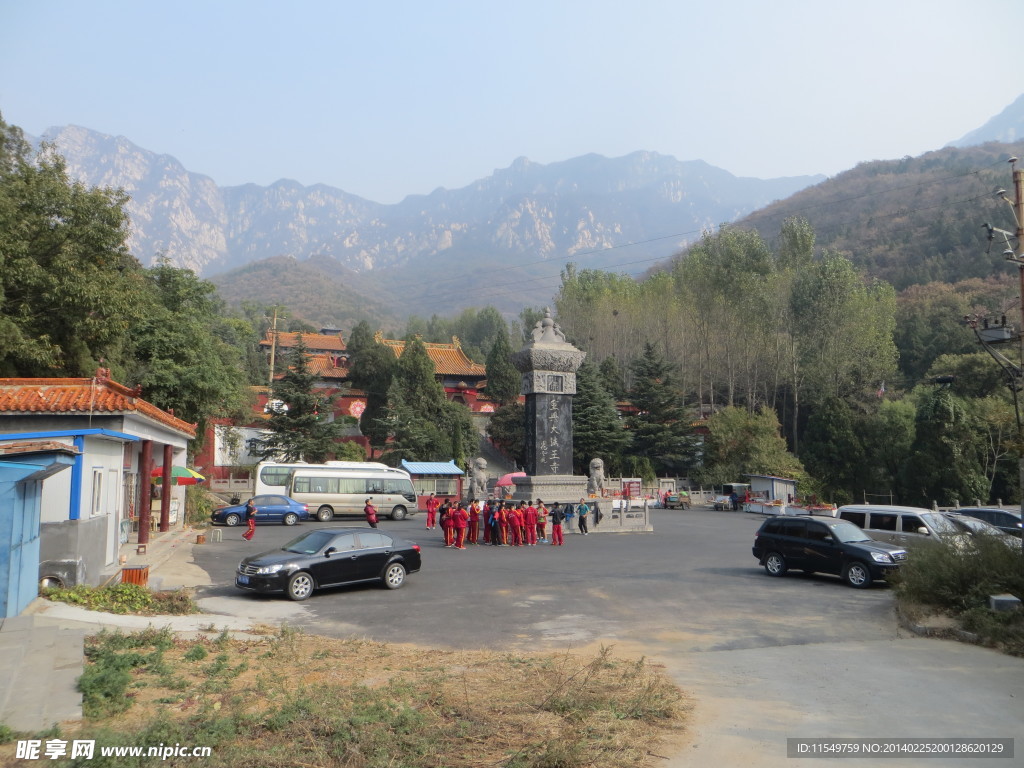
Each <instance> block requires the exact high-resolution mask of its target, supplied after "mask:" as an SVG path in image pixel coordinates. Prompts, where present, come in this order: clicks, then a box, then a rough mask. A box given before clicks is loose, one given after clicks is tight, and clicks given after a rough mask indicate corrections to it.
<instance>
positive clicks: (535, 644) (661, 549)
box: [195, 509, 896, 653]
mask: <svg viewBox="0 0 1024 768" xmlns="http://www.w3.org/2000/svg"><path fill="white" fill-rule="evenodd" d="M653 515H654V528H655V532H654V533H648V534H601V533H593V534H591V535H590V536H580V535H578V534H570V535H567V536H566V545H565V546H564V547H551V546H546V545H543V544H541V545H538V546H536V547H472V546H470V547H468V548H467V549H466V550H465V551H461V550H452V549H445V548H443V546H442V544H441V536H440V529H437V530H434V531H425V530H424V529H423V522H422V518H420V517H416V518H412V519H410V520H405V521H402V522H391V521H384V522H383V523H382V524H381V527H382V528H383V529H386V530H389V531H392V532H395V533H398V534H399V535H401V536H403V537H405V538H408V539H411V540H414V541H417V542H418V543H419V544H420V545H421V547H422V548H423V569H422V570H421V571H420V572H419V573H416V574H413V575H411V576H410V577H409V579H408V581H407V582H406V585H405V587H403V588H402V589H401V590H398V591H397V592H388V591H386V590H382V589H380V588H379V587H376V586H357V587H350V588H341V589H335V590H329V591H324V592H319V593H317V594H315V595H314V596H313V597H312V598H311V599H310V600H309V601H307V602H306V603H303V604H301V605H293V606H291V607H292V608H295V609H298V610H296V612H295V618H294V621H295V622H296V623H297V624H299V625H303V626H309V627H310V628H312V627H314V626H315V628H316V631H317V632H318V633H321V634H338V635H339V636H348V635H351V634H358V635H360V636H364V637H370V638H374V639H378V640H389V641H401V642H413V643H419V644H423V645H431V646H448V647H470V648H477V647H482V646H487V647H494V646H495V645H496V644H497V645H500V646H504V647H529V648H565V647H580V646H583V645H586V644H588V643H590V642H593V641H596V640H599V639H600V640H603V641H605V642H608V641H616V642H622V643H637V644H642V645H643V646H646V647H649V648H650V652H652V653H653V652H658V651H659V650H661V649H662V648H664V649H666V650H672V651H674V652H679V651H708V650H729V649H738V648H757V647H767V646H776V645H792V644H801V643H815V642H825V641H828V640H836V639H844V640H856V639H878V638H892V637H894V636H895V633H896V622H895V619H894V617H893V615H892V611H891V609H890V604H891V599H890V595H889V591H888V589H887V588H886V587H885V586H877V587H875V588H873V589H870V590H864V591H857V590H853V589H850V588H849V587H846V586H845V585H843V584H842V583H840V581H839V580H838V579H837V578H835V577H829V576H812V577H804V576H802V575H799V574H797V575H793V576H788V577H786V578H785V579H773V578H770V577H768V576H767V575H766V574H765V573H764V571H763V570H762V569H761V568H760V567H759V566H758V564H757V561H756V560H755V559H754V557H753V556H752V555H751V553H750V546H751V542H752V541H753V534H754V531H755V530H756V529H757V527H758V526H759V525H760V523H761V520H760V518H758V517H755V516H753V515H747V514H744V513H731V512H713V511H710V510H703V509H697V510H688V511H678V510H655V511H654V513H653ZM336 525H358V522H357V521H352V522H345V523H336ZM312 527H320V524H318V523H306V524H303V525H302V526H299V527H296V528H285V527H284V526H261V527H260V528H258V529H257V532H256V538H255V541H254V542H253V543H252V544H249V543H247V542H244V541H242V540H241V530H240V529H228V528H225V529H222V530H223V531H224V534H225V536H224V538H225V540H224V542H223V543H221V544H214V545H212V546H208V547H206V548H200V547H197V548H196V550H195V558H196V562H197V563H198V564H199V565H200V566H201V567H202V568H204V569H205V570H207V572H209V573H210V575H211V578H212V580H213V581H214V583H215V584H216V585H217V586H215V587H212V588H209V589H207V590H204V591H203V592H202V593H201V594H202V596H204V597H209V596H216V597H227V598H230V599H231V600H232V601H244V602H245V603H251V602H253V601H255V602H258V603H269V604H271V606H272V607H274V608H276V609H279V610H288V609H289V606H288V602H289V601H287V600H285V599H284V598H283V597H267V596H259V595H251V594H247V593H242V592H241V591H239V590H237V589H235V588H234V587H233V586H232V583H233V573H234V567H235V565H236V564H237V562H238V560H239V559H240V558H241V557H242V556H243V555H245V554H249V553H251V552H259V551H263V550H266V549H272V548H275V547H277V546H280V545H281V544H283V543H284V542H286V541H287V540H288V539H290V538H291V537H293V536H295V535H297V534H298V533H299V532H301V531H302V530H303V529H309V528H312ZM217 602H218V604H220V602H221V601H217ZM281 603H284V604H285V605H281ZM268 607H269V606H268ZM246 608H247V610H248V609H249V608H251V606H246ZM227 612H230V611H227Z"/></svg>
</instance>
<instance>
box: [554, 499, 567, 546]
mask: <svg viewBox="0 0 1024 768" xmlns="http://www.w3.org/2000/svg"><path fill="white" fill-rule="evenodd" d="M563 522H565V512H563V511H562V505H561V504H559V503H558V502H557V501H556V502H555V503H554V505H553V506H552V507H551V546H553V547H560V546H562V545H563V544H565V539H564V538H563V537H562V523H563Z"/></svg>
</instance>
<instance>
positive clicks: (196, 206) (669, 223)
mask: <svg viewBox="0 0 1024 768" xmlns="http://www.w3.org/2000/svg"><path fill="white" fill-rule="evenodd" d="M1021 136H1024V96H1021V97H1020V98H1019V99H1017V101H1015V102H1014V103H1013V104H1011V105H1010V106H1009V107H1007V108H1006V110H1004V111H1003V112H1002V113H1001V114H1000V115H998V116H996V117H994V118H992V120H990V121H988V122H987V123H986V124H985V125H984V126H982V127H981V128H979V129H978V130H976V131H972V132H971V133H969V134H967V135H966V136H964V137H963V138H961V139H960V140H958V141H955V142H951V144H950V145H949V146H950V147H969V146H973V145H977V144H981V143H983V142H987V141H1012V140H1015V139H1016V138H1018V137H1021ZM43 138H45V139H46V140H48V141H51V142H53V143H54V144H55V145H56V147H57V149H58V151H60V152H61V154H62V155H63V156H64V158H65V160H66V163H67V169H68V173H69V175H70V176H71V177H72V178H74V179H76V180H80V181H82V182H83V183H85V184H88V185H90V186H111V187H120V188H122V189H124V190H125V191H126V192H127V193H128V194H129V196H130V202H129V204H128V213H129V216H130V219H131V222H132V230H131V236H130V240H129V247H130V249H131V251H132V253H134V254H135V255H136V257H138V258H139V260H140V261H142V262H143V263H144V264H149V263H152V261H153V260H154V259H155V258H157V257H158V256H166V257H168V258H169V259H170V260H171V261H172V263H175V264H177V265H179V266H185V267H189V268H191V269H193V270H194V271H196V272H197V273H199V274H201V275H203V276H205V277H208V278H210V279H211V280H213V282H215V283H216V284H217V285H218V289H219V290H220V292H221V294H222V295H223V296H224V297H225V298H226V299H227V300H228V301H233V302H240V301H243V300H253V301H258V302H261V303H264V304H270V303H280V304H285V305H287V306H289V307H290V308H291V309H292V310H293V312H294V313H295V314H296V315H298V316H301V317H303V318H304V319H306V320H308V321H309V322H312V323H315V324H321V325H338V326H341V327H347V326H348V325H349V324H350V323H351V322H354V321H356V320H358V319H363V318H368V319H374V318H377V319H385V318H386V319H389V320H395V321H400V320H401V319H402V318H404V317H405V316H407V315H408V314H410V313H416V314H421V315H431V314H440V315H449V314H452V313H454V312H455V311H457V310H459V309H462V308H464V307H468V306H482V305H485V304H493V305H495V306H497V307H498V308H499V309H502V310H504V311H507V312H510V313H515V312H518V310H519V309H520V308H521V307H522V306H524V305H530V306H538V305H543V304H545V303H547V302H548V301H549V299H550V297H551V295H552V294H553V293H554V292H555V291H556V290H557V276H558V272H559V271H560V270H561V269H562V268H563V267H564V265H565V263H566V262H568V261H574V262H576V263H577V264H579V266H581V267H584V268H595V269H609V270H612V271H616V272H625V273H628V274H641V273H643V272H644V271H645V269H647V268H648V267H650V266H651V265H652V264H655V263H658V262H662V261H664V260H667V259H669V258H670V257H671V256H673V255H674V254H676V253H678V252H680V251H681V250H684V249H685V248H686V247H687V246H688V245H689V244H691V243H693V242H694V241H696V240H697V239H698V238H699V237H700V236H701V234H702V233H704V232H707V231H713V230H714V229H716V228H717V227H718V226H719V225H721V224H723V223H728V222H734V221H743V220H744V219H745V218H746V217H750V220H751V221H757V219H758V215H760V214H762V213H765V212H769V211H776V212H782V211H785V210H788V209H790V208H791V207H792V206H790V205H787V204H786V201H787V200H789V199H791V198H792V199H793V200H797V199H799V200H804V201H806V199H818V198H817V197H816V195H817V192H816V191H817V190H819V189H826V190H828V194H829V195H830V196H831V195H839V196H840V197H841V196H842V194H843V189H844V186H843V185H844V181H843V180H844V178H846V177H847V174H851V173H853V171H851V172H845V173H844V174H839V175H838V176H836V177H833V178H832V179H829V180H828V182H827V183H826V184H822V182H824V181H825V177H824V176H820V175H819V176H795V177H785V178H778V179H767V180H764V179H754V178H741V177H736V176H734V175H733V174H730V173H728V172H727V171H724V170H722V169H720V168H716V167H714V166H711V165H709V164H707V163H705V162H703V161H700V160H693V161H685V162H684V161H679V160H677V159H675V158H673V157H670V156H666V155H660V154H658V153H656V152H634V153H632V154H630V155H626V156H625V157H619V158H606V157H602V156H599V155H595V154H590V155H583V156H581V157H576V158H573V159H570V160H565V161H563V162H557V163H551V164H547V165H543V164H538V163H533V162H530V161H529V160H528V159H526V158H519V159H518V160H516V161H515V162H513V163H512V165H511V166H509V167H508V168H504V169H500V170H497V171H495V172H494V173H493V174H492V175H490V176H488V177H486V178H483V179H480V180H478V181H476V182H474V183H472V184H470V185H468V186H466V187H463V188H461V189H456V190H447V189H443V188H441V189H437V190H435V191H434V192H432V193H431V194H429V195H412V196H409V197H406V198H405V199H404V200H402V201H401V202H399V203H396V204H393V205H386V204H382V203H376V202H373V201H370V200H366V199H364V198H361V197H358V196H356V195H351V194H348V193H346V192H344V191H343V190H340V189H336V188H333V187H329V186H326V185H322V184H318V185H313V186H303V185H301V184H299V183H297V182H295V181H290V180H287V179H282V180H280V181H277V182H275V183H274V184H271V185H269V186H265V187H264V186H258V185H255V184H246V185H242V186H234V187H221V186H218V185H217V184H216V182H215V181H214V180H213V179H211V178H210V177H208V176H205V175H203V174H200V173H196V172H193V171H189V170H187V169H186V168H184V167H183V166H182V164H181V163H180V162H178V161H177V160H176V159H175V158H173V157H171V156H169V155H162V154H157V153H155V152H152V151H149V150H146V149H143V148H141V147H138V146H137V145H135V144H133V143H132V142H131V141H129V140H128V139H126V138H125V137H121V136H118V137H114V136H109V135H105V134H101V133H98V132H95V131H91V130H89V129H87V128H82V127H78V126H65V127H61V128H51V129H49V130H48V131H47V132H46V133H45V134H44V137H43ZM947 151H955V150H947ZM894 162H895V161H894ZM858 168H860V166H858ZM856 170H857V169H854V171H856ZM873 173H874V174H875V175H877V173H878V171H877V170H876V171H873ZM863 175H864V172H863V169H861V173H860V174H859V175H857V177H858V178H859V177H860V176H863ZM837 185H838V187H837ZM861 185H863V184H861ZM798 193H799V194H802V195H803V197H799V196H798V197H793V196H795V195H798ZM808 196H809V197H808ZM797 207H800V206H797ZM769 218H771V217H769ZM775 218H777V217H775ZM765 220H766V219H764V217H762V219H761V221H762V222H763V221H765ZM775 226H776V232H777V224H776V225H775ZM766 236H770V230H769V229H766Z"/></svg>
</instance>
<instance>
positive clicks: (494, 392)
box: [484, 333, 522, 406]
mask: <svg viewBox="0 0 1024 768" xmlns="http://www.w3.org/2000/svg"><path fill="white" fill-rule="evenodd" d="M486 368H487V387H486V389H485V390H484V392H485V394H486V395H487V397H489V398H490V399H491V401H492V402H494V403H495V404H497V405H499V406H500V405H507V404H508V403H511V402H514V401H515V400H518V399H519V390H520V388H521V387H522V376H520V374H519V371H517V370H516V368H515V366H514V365H512V345H511V344H509V341H508V333H499V334H498V336H497V338H496V339H495V340H494V345H493V346H492V347H491V351H490V352H489V353H488V355H487V364H486Z"/></svg>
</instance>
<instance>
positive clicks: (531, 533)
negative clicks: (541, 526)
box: [523, 501, 537, 547]
mask: <svg viewBox="0 0 1024 768" xmlns="http://www.w3.org/2000/svg"><path fill="white" fill-rule="evenodd" d="M523 526H524V527H525V530H524V531H523V533H525V534H526V546H528V547H536V546H537V508H536V507H535V506H533V502H532V501H528V502H526V509H524V510H523Z"/></svg>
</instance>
